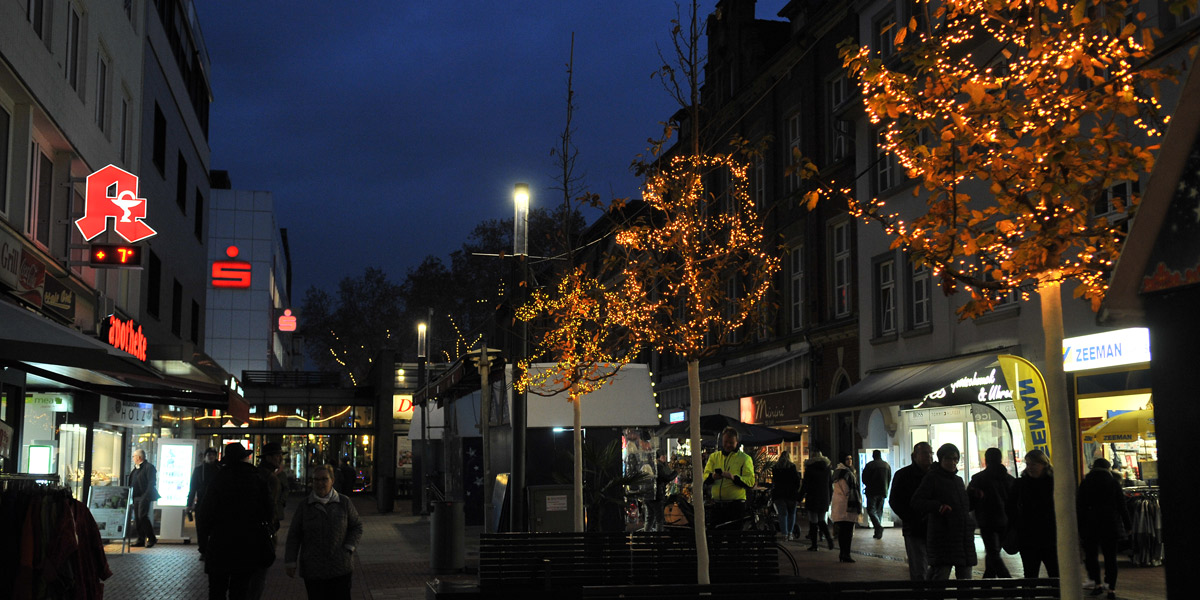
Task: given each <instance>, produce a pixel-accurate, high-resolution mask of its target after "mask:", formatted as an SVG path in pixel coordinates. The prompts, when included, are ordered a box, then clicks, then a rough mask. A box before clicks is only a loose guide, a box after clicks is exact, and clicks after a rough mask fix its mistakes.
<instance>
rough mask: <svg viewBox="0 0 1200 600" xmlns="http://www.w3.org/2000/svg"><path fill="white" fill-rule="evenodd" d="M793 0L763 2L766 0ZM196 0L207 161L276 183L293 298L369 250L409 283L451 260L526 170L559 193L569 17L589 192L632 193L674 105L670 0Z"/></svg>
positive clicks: (772, 5)
mask: <svg viewBox="0 0 1200 600" xmlns="http://www.w3.org/2000/svg"><path fill="white" fill-rule="evenodd" d="M785 3H786V2H785V1H784V0H773V1H771V0H768V1H762V2H759V3H758V17H759V18H770V19H777V18H778V17H776V16H775V14H776V13H777V12H778V10H779V9H780V8H781V7H782V6H783V5H784V4H785ZM715 4H716V0H708V1H705V2H702V3H701V8H700V14H701V15H702V16H706V15H708V14H709V13H710V12H712V9H713V7H714V6H715ZM196 6H197V11H198V13H199V17H200V26H201V29H202V31H203V33H204V38H205V43H206V45H207V47H208V53H209V56H210V58H211V61H212V75H211V80H212V88H213V98H214V99H213V103H212V109H211V133H210V143H211V147H212V163H211V168H212V169H223V170H227V171H229V174H230V177H231V178H232V180H233V187H234V188H235V189H249V190H267V191H270V192H272V193H273V194H274V197H275V206H276V213H277V218H278V222H279V225H280V227H285V228H287V230H288V237H289V241H290V245H291V253H292V272H293V278H294V281H293V295H294V297H293V299H292V303H293V305H299V304H300V301H301V299H302V298H303V294H304V291H305V290H306V289H307V288H308V287H309V286H310V285H316V286H318V287H323V288H326V289H329V290H331V291H332V290H333V288H334V286H335V285H336V283H337V281H338V280H340V279H341V278H342V277H344V276H346V275H358V274H360V273H361V272H362V270H363V268H364V267H366V266H375V267H380V268H382V269H384V270H385V271H386V272H387V273H388V275H389V277H391V278H392V279H393V280H394V281H397V282H399V281H401V280H402V279H403V278H404V275H405V272H406V271H407V269H408V268H410V267H412V266H415V265H416V264H418V263H419V262H420V261H421V260H422V259H423V258H424V257H425V256H426V255H430V254H432V255H435V256H439V257H441V258H442V259H443V260H445V261H446V262H447V264H448V262H449V261H448V257H449V253H450V252H451V251H452V250H455V249H457V248H458V247H459V246H460V245H461V244H462V242H463V240H464V239H465V238H466V235H467V234H468V233H469V231H470V229H471V228H472V227H473V226H474V225H475V224H477V223H478V222H480V221H482V220H484V219H490V218H505V217H510V216H511V215H512V200H511V196H512V186H513V183H515V182H518V181H524V182H527V183H529V184H530V188H531V192H532V194H531V195H532V199H531V203H532V204H533V205H534V206H548V205H550V204H552V203H553V204H557V203H558V202H559V201H560V200H561V195H557V194H558V193H557V192H554V191H552V190H551V189H550V188H551V187H552V186H553V185H554V181H555V179H554V172H555V166H554V163H553V159H552V157H551V155H550V150H551V148H552V147H554V146H556V144H557V143H558V135H559V134H560V132H561V131H562V128H563V126H564V119H565V111H566V109H565V96H566V64H567V61H568V53H569V50H570V43H571V33H572V32H574V33H575V82H574V87H575V93H576V105H577V112H576V121H575V123H576V132H575V138H574V141H575V145H576V146H577V147H578V150H579V165H578V167H577V171H579V172H582V173H583V174H585V175H586V179H585V185H586V187H587V189H588V190H589V191H592V192H595V193H598V194H600V195H601V196H602V197H603V198H605V199H609V198H612V197H620V196H632V195H635V194H636V193H637V190H638V184H639V181H638V180H637V179H636V178H635V177H634V176H633V174H632V173H631V172H630V171H629V164H630V162H631V161H632V160H633V159H634V158H635V157H636V156H637V155H638V154H639V153H642V152H645V150H646V147H647V143H646V140H647V139H648V138H650V137H655V136H658V135H659V134H661V132H662V126H661V125H660V123H661V122H662V121H664V120H666V119H667V118H668V117H669V116H670V115H671V114H672V113H673V112H674V111H675V110H676V109H677V108H678V107H677V106H675V105H674V104H673V103H672V100H671V99H670V97H669V96H668V95H667V94H666V92H665V91H664V90H663V88H662V85H661V83H660V82H659V81H658V80H657V79H652V78H651V74H652V73H654V72H655V71H656V70H657V69H658V67H659V65H660V64H661V61H660V59H659V57H658V51H657V49H656V44H657V45H658V46H661V47H662V48H663V49H664V51H666V50H668V49H669V48H670V37H669V32H670V21H671V19H672V18H674V17H675V16H676V6H675V3H674V2H671V1H667V0H620V1H610V0H606V1H604V2H595V1H591V2H585V1H576V0H535V1H528V0H527V1H524V2H507V1H505V2H467V1H463V0H447V1H440V0H439V1H435V2H428V1H420V2H418V1H408V0H404V1H400V0H390V1H383V0H371V1H360V0H356V1H354V2H295V1H294V0H289V1H265V0H261V1H260V0H255V1H253V2H234V1H233V0H220V1H218V0H197V2H196ZM685 8H686V7H685ZM497 250H502V249H500V248H498V249H497Z"/></svg>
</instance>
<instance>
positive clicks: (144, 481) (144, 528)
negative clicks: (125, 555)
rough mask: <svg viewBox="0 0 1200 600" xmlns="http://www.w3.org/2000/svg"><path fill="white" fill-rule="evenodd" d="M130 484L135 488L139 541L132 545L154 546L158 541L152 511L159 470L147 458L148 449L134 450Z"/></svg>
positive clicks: (135, 521)
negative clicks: (151, 519) (151, 516)
mask: <svg viewBox="0 0 1200 600" xmlns="http://www.w3.org/2000/svg"><path fill="white" fill-rule="evenodd" d="M129 485H130V486H131V487H132V488H133V516H134V523H135V524H136V525H137V536H138V537H137V541H136V542H134V543H132V544H130V545H131V546H145V547H147V548H153V547H154V545H155V544H157V543H158V538H157V537H155V535H154V523H152V522H150V511H151V509H153V508H154V501H155V500H158V499H159V498H160V497H161V496H159V495H158V471H156V470H155V469H154V465H153V464H151V463H150V461H148V460H146V451H145V450H142V449H141V448H138V449H136V450H134V451H133V471H131V472H130V473H129Z"/></svg>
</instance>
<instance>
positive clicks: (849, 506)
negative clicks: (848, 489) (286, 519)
mask: <svg viewBox="0 0 1200 600" xmlns="http://www.w3.org/2000/svg"><path fill="white" fill-rule="evenodd" d="M846 512H852V513H854V514H859V513H861V512H862V502H861V501H859V499H858V498H855V497H853V496H851V497H850V498H849V499H848V500H847V501H846Z"/></svg>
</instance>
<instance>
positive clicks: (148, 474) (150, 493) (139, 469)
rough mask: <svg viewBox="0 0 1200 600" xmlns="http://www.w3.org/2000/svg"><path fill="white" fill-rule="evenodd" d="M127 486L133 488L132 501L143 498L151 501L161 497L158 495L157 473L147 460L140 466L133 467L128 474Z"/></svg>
mask: <svg viewBox="0 0 1200 600" xmlns="http://www.w3.org/2000/svg"><path fill="white" fill-rule="evenodd" d="M129 484H130V486H131V487H133V499H134V500H138V499H140V498H142V497H143V496H145V497H146V499H147V500H151V501H153V500H158V499H159V498H161V497H162V496H159V495H158V471H157V470H155V468H154V465H152V464H150V461H148V460H143V461H142V464H141V465H140V466H136V465H135V466H134V467H133V470H132V471H130V472H129Z"/></svg>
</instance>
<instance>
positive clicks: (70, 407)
mask: <svg viewBox="0 0 1200 600" xmlns="http://www.w3.org/2000/svg"><path fill="white" fill-rule="evenodd" d="M74 400H75V399H74V397H73V396H71V395H70V394H30V395H28V396H25V406H40V407H43V408H42V409H43V410H49V411H50V412H60V413H69V412H74V411H75V402H74Z"/></svg>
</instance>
